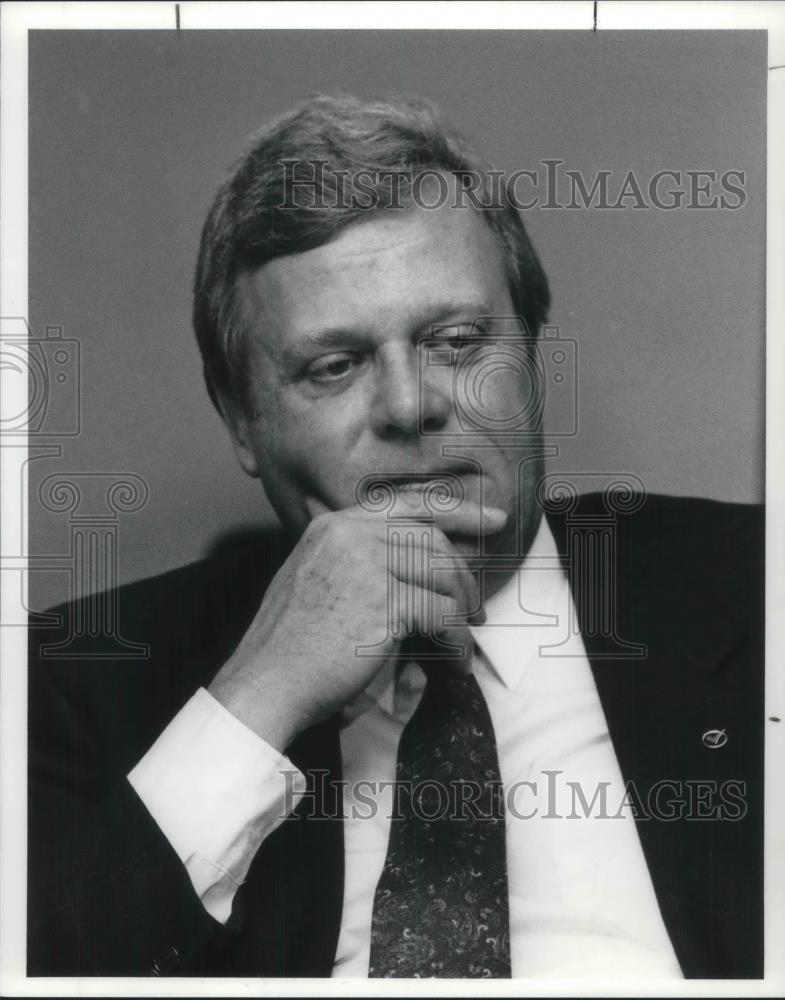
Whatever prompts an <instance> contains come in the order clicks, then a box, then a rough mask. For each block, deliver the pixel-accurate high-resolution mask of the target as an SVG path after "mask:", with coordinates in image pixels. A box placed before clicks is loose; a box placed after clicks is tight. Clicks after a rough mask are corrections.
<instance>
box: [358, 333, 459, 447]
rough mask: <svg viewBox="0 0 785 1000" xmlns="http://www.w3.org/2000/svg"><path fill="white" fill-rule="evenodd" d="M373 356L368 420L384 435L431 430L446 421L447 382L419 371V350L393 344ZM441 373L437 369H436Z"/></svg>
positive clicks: (407, 434)
mask: <svg viewBox="0 0 785 1000" xmlns="http://www.w3.org/2000/svg"><path fill="white" fill-rule="evenodd" d="M395 348H396V349H390V350H389V351H388V352H387V353H386V354H385V355H384V356H381V355H379V356H377V370H376V387H375V395H374V400H373V406H372V417H371V419H372V423H373V427H374V430H375V432H376V434H377V435H378V436H379V437H381V438H385V439H390V438H400V437H411V436H416V435H417V434H418V433H433V432H434V431H438V430H440V429H441V428H443V427H444V425H445V424H446V423H447V421H448V419H449V416H450V413H451V410H452V406H451V403H450V386H449V385H442V384H441V383H442V382H444V381H445V380H444V377H443V376H442V378H441V379H439V380H437V379H435V378H434V377H433V374H432V373H431V374H430V377H429V373H428V372H423V371H421V366H420V361H419V358H420V350H419V348H418V347H417V346H416V345H414V346H407V347H403V345H395ZM440 374H441V373H440Z"/></svg>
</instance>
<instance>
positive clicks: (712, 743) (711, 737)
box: [701, 729, 728, 750]
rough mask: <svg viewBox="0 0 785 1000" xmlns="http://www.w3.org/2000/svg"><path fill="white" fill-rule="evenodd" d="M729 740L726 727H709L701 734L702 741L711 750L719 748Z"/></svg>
mask: <svg viewBox="0 0 785 1000" xmlns="http://www.w3.org/2000/svg"><path fill="white" fill-rule="evenodd" d="M727 742H728V734H727V733H726V732H725V730H724V729H707V730H706V732H705V733H704V734H703V736H701V743H702V744H703V745H704V746H705V747H708V748H709V750H719V749H720V748H721V747H724V746H725V744H726V743H727Z"/></svg>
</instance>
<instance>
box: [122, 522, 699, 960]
mask: <svg viewBox="0 0 785 1000" xmlns="http://www.w3.org/2000/svg"><path fill="white" fill-rule="evenodd" d="M485 609H486V613H487V621H486V623H485V624H484V625H483V626H481V627H476V628H473V629H472V632H473V634H474V637H475V639H476V641H477V651H476V653H475V656H474V659H473V671H474V673H475V675H476V677H477V681H478V683H479V685H480V688H481V689H482V692H483V694H484V696H485V699H486V701H487V703H488V709H489V711H490V715H491V719H492V721H493V726H494V731H495V733H496V742H497V748H498V755H499V766H500V771H501V778H502V782H503V785H504V792H505V800H506V842H507V871H508V885H509V901H510V953H511V960H512V975H513V977H523V976H529V977H534V976H542V977H547V976H555V977H564V978H567V977H576V978H583V977H590V976H623V975H631V976H643V975H646V976H650V977H661V978H665V977H670V978H674V977H681V970H680V968H679V964H678V962H677V960H676V957H675V954H674V952H673V948H672V945H671V942H670V939H669V937H668V934H667V931H666V929H665V926H664V924H663V921H662V918H661V916H660V912H659V906H658V904H657V900H656V897H655V894H654V889H653V887H652V883H651V878H650V876H649V872H648V869H647V866H646V861H645V859H644V856H643V851H642V848H641V845H640V841H639V839H638V834H637V831H636V829H635V823H634V820H633V818H632V816H631V814H630V810H629V809H627V808H625V807H624V802H625V796H624V782H623V779H622V776H621V773H620V771H619V767H618V763H617V761H616V755H615V753H614V751H613V747H612V744H611V741H610V737H609V734H608V728H607V724H606V721H605V716H604V713H603V710H602V706H601V704H600V700H599V696H598V694H597V690H596V687H595V685H594V679H593V676H592V673H591V669H590V667H589V663H588V660H587V658H586V653H585V649H584V646H583V642H582V640H581V638H580V636H579V635H576V634H574V633H573V632H572V631H571V630H570V628H569V622H570V620H571V618H570V615H571V612H572V609H573V606H572V597H571V594H570V589H569V584H568V582H567V579H566V577H565V575H564V572H563V570H562V568H561V566H560V564H559V559H558V554H557V551H556V545H555V542H554V540H553V537H552V535H551V532H550V529H549V528H548V525H547V522H546V520H545V519H544V518H543V519H542V522H541V526H540V530H539V532H538V534H537V537H536V539H535V541H534V544H533V545H532V547H531V549H530V550H529V552H528V554H527V556H526V558H525V560H524V562H523V564H522V565H521V567H520V568H519V570H518V572H517V573H516V574H513V576H512V577H511V578H510V579H509V580H507V581H506V583H505V584H504V586H503V587H502V588H501V589H500V590H499V591H498V593H496V594H494V596H493V597H491V598H489V599H488V600H487V601H486V603H485ZM548 647H550V649H549V648H548ZM554 647H558V648H554ZM555 653H558V655H554V654H555ZM424 683H425V680H424V676H423V673H422V671H421V670H420V668H419V667H418V666H417V665H416V664H414V663H411V664H407V665H405V666H404V667H403V669H397V670H396V669H395V668H390V669H388V670H385V671H382V673H381V674H379V675H377V676H376V677H375V678H374V680H373V681H372V682H371V684H370V685H369V686H368V687H367V688H366V689H365V691H364V692H363V693H362V694H361V695H360V696H359V697H358V698H357V699H356V700H355V701H354V702H353V703H352V705H350V706H348V708H347V709H346V710H345V712H344V722H345V724H344V726H343V728H342V731H341V754H342V758H343V770H344V773H343V778H344V780H345V781H346V782H347V785H346V788H345V792H344V809H345V815H346V819H345V821H344V838H345V840H344V842H345V848H344V849H345V884H344V901H343V902H344V905H343V914H342V919H341V928H340V935H339V940H338V947H337V950H336V956H335V965H334V968H333V975H334V976H350V977H362V976H367V974H368V960H369V954H370V941H371V916H372V910H373V896H374V890H375V888H376V883H377V881H378V879H379V876H380V874H381V871H382V867H383V865H384V859H385V856H386V852H387V844H388V839H389V831H390V819H389V817H390V815H391V811H392V796H393V791H392V782H393V780H394V776H395V762H396V757H397V751H398V742H399V740H400V736H401V732H402V731H403V728H404V726H405V725H406V722H407V721H408V719H409V718H410V717H411V715H412V713H413V712H414V710H415V708H416V706H417V704H418V702H419V699H420V696H421V693H422V689H423V686H424ZM293 771H294V768H293V765H292V764H291V763H290V762H289V761H288V760H287V759H286V758H285V757H282V756H281V755H280V754H278V753H277V752H276V751H275V750H273V748H272V747H270V746H269V745H268V744H267V743H265V742H264V741H263V740H261V739H259V738H258V737H257V736H256V735H255V734H254V733H252V732H251V731H250V730H248V729H247V728H246V727H245V726H243V725H242V723H240V722H238V720H237V719H235V718H234V716H232V715H231V714H230V713H229V712H227V711H226V710H225V709H224V708H223V707H222V706H221V705H219V704H218V702H216V701H215V699H213V698H212V697H211V696H210V695H209V694H208V693H207V692H206V691H204V690H200V691H199V692H198V693H197V694H196V695H195V696H194V698H193V699H192V700H191V701H190V702H189V703H188V704H187V705H186V706H185V707H184V708H183V709H182V711H181V712H180V713H179V714H178V716H177V717H176V718H175V719H174V720H173V722H172V723H171V724H170V726H169V727H168V728H167V729H166V730H165V731H164V733H163V734H162V735H161V737H160V738H159V740H158V741H157V742H156V743H155V744H154V746H153V747H152V748H151V750H150V751H149V752H148V753H147V754H146V755H145V757H144V758H143V759H142V760H141V761H140V763H139V764H138V765H137V767H136V768H135V769H134V770H133V771H132V772H131V774H130V775H129V780H130V782H131V784H132V785H133V787H134V788H135V789H136V791H137V793H138V794H139V796H140V797H141V798H142V800H143V801H144V803H145V804H146V806H147V808H148V809H149V811H150V812H151V814H152V815H153V817H154V818H155V819H156V822H157V823H158V824H159V826H160V827H161V829H162V830H163V832H164V834H165V835H166V836H167V838H168V839H169V841H170V843H171V844H172V846H173V847H174V849H175V851H176V852H177V854H178V856H179V857H180V859H181V860H182V861H183V863H184V865H185V867H186V869H187V871H188V873H189V875H190V877H191V880H192V882H193V884H194V888H195V889H196V892H197V893H198V895H199V897H200V898H201V900H202V903H203V905H204V906H205V908H206V909H207V910H208V912H210V913H211V914H212V915H213V916H214V917H215V918H216V919H217V920H220V921H226V920H227V919H228V916H229V913H230V912H231V904H232V899H233V897H234V894H235V892H236V890H237V887H238V886H239V885H240V884H241V883H242V882H243V880H244V878H245V876H246V873H247V871H248V868H249V867H250V863H251V861H252V859H253V856H254V854H255V853H256V851H257V850H258V848H259V846H260V844H261V843H262V841H263V840H264V838H265V837H266V836H268V835H269V834H270V833H271V832H272V830H273V829H275V827H276V826H277V825H278V824H279V823H280V822H281V821H282V820H283V818H284V816H285V815H286V814H287V812H288V811H290V810H291V809H293V808H294V807H295V806H296V803H297V801H298V799H299V796H300V795H301V793H302V791H303V789H304V787H305V782H304V779H303V778H302V776H301V775H299V773H296V775H295V780H294V781H293V777H292V772H293ZM603 795H604V800H603Z"/></svg>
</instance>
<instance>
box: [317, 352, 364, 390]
mask: <svg viewBox="0 0 785 1000" xmlns="http://www.w3.org/2000/svg"><path fill="white" fill-rule="evenodd" d="M358 360H359V359H358V358H357V356H356V355H354V354H329V355H327V356H326V357H323V358H318V359H317V360H316V361H312V362H311V364H309V365H308V367H307V369H306V372H305V374H306V376H307V377H308V378H309V379H310V380H311V381H312V382H320V383H328V382H338V381H340V380H341V379H342V378H346V376H347V375H348V374H349V373H350V372H351V370H352V368H354V366H355V365H356V364H357V362H358Z"/></svg>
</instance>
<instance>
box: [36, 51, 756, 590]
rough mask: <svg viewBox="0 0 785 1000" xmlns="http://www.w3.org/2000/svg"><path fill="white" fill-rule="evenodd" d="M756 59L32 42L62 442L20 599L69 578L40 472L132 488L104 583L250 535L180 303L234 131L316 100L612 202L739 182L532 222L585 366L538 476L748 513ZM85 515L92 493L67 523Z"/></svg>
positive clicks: (41, 282) (262, 515)
mask: <svg viewBox="0 0 785 1000" xmlns="http://www.w3.org/2000/svg"><path fill="white" fill-rule="evenodd" d="M765 57H766V42H765V35H764V34H763V33H757V32H756V33H753V32H693V33H684V32H651V33H630V32H602V31H600V32H598V33H596V34H592V33H588V32H580V33H579V32H568V33H564V32H497V31H482V32H475V31H443V32H441V31H422V32H416V31H379V32H369V31H321V32H316V31H254V32H250V31H249V32H235V31H227V32H220V31H210V32H206V31H205V32H187V31H184V32H181V33H179V34H177V33H175V32H161V31H158V32H147V31H137V32H132V31H124V32H120V31H116V32H104V31H71V32H66V31H63V32H48V31H47V32H32V33H31V44H30V137H29V149H30V251H29V256H30V323H31V327H32V329H33V331H34V333H35V334H36V336H43V335H44V331H45V328H46V327H47V326H55V327H62V337H63V338H70V339H71V340H73V341H77V342H78V346H79V349H80V357H79V363H80V375H81V382H80V386H79V389H80V405H81V424H80V430H79V434H78V435H74V436H70V437H63V438H57V439H51V438H50V439H44V440H48V441H49V443H52V441H53V440H54V443H56V444H57V445H58V446H59V447H60V451H61V454H60V457H40V458H37V459H32V460H31V461H30V463H29V470H28V471H29V486H30V536H29V537H30V552H31V553H32V554H34V555H39V556H52V567H53V568H51V569H41V570H40V571H36V572H31V574H30V595H31V596H30V603H31V606H32V607H37V608H42V607H45V606H47V605H49V604H51V603H53V602H56V601H58V600H61V599H63V598H65V597H67V596H68V594H69V590H70V589H71V588H72V586H73V584H72V577H71V569H70V568H69V567H70V562H69V558H70V556H71V555H73V553H72V552H71V551H70V548H69V546H71V544H72V541H71V539H72V533H73V527H74V517H75V516H76V515H75V513H74V510H73V508H72V507H71V508H69V507H68V503H67V502H64V503H63V504H61V506H60V507H59V508H58V505H57V503H52V502H51V497H50V501H49V502H48V506H44V505H43V504H42V503H41V501H40V499H39V490H40V488H41V484H42V483H44V481H46V480H47V479H48V478H49V477H51V476H52V475H53V474H56V473H63V474H65V473H68V474H71V473H74V474H80V478H79V482H80V483H81V484H82V486H83V487H84V486H90V483H91V482H92V485H93V486H95V484H96V483H98V485H99V487H100V486H101V483H104V484H105V483H107V482H109V479H107V477H106V476H104V477H103V479H102V478H101V475H102V474H107V473H109V474H117V475H120V474H132V475H134V476H136V477H139V479H140V480H141V481H143V482H144V483H145V484H146V486H147V488H148V490H149V497H148V498H147V500H146V502H145V503H144V504H143V505H142V506H141V507H140V508H139V509H137V510H135V511H134V512H131V513H122V512H120V513H117V512H116V510H114V509H109V510H108V516H109V517H110V519H111V518H116V520H115V522H114V524H115V529H116V537H117V541H118V546H119V547H118V558H119V578H120V580H121V581H126V580H133V579H138V578H140V577H143V576H146V575H150V574H153V573H157V572H160V571H163V570H166V569H169V568H172V567H175V566H178V565H181V564H184V563H187V562H190V561H193V560H195V559H198V558H200V557H201V556H202V555H203V554H205V552H207V551H209V549H210V547H211V546H213V545H215V544H216V543H218V542H220V540H221V539H222V538H224V537H226V536H227V534H231V533H232V532H236V531H238V530H241V529H243V528H245V527H247V526H252V525H254V524H259V523H260V522H269V521H270V520H271V518H272V515H271V513H270V509H269V506H268V505H267V503H266V501H265V499H264V497H263V495H262V492H261V489H260V487H259V486H258V484H257V483H255V482H253V481H251V480H250V479H246V477H245V476H244V475H243V474H242V473H241V472H240V470H239V467H237V466H236V465H235V461H234V456H233V454H232V451H231V447H230V445H229V441H228V438H227V437H226V435H225V433H224V430H223V428H222V426H221V424H220V422H219V420H218V417H217V415H216V414H215V413H214V412H213V410H212V408H211V406H210V403H209V401H208V399H207V396H206V393H205V392H204V389H203V386H202V381H201V371H200V364H199V359H198V354H197V350H196V346H195V343H194V342H193V337H192V333H191V329H190V320H189V314H190V289H191V282H192V273H193V265H194V260H195V255H196V249H197V242H198V237H199V231H200V228H201V224H202V222H203V219H204V216H205V214H206V211H207V208H208V205H209V203H210V200H211V197H212V195H213V192H214V190H215V187H216V185H217V183H218V182H219V180H220V179H221V177H222V176H223V174H224V172H225V170H226V169H227V167H228V166H229V165H230V164H231V163H232V161H233V160H234V159H235V157H236V155H237V154H238V152H239V151H240V149H241V148H242V146H243V143H244V141H245V139H246V137H247V135H248V134H249V133H250V132H252V131H253V130H255V129H256V128H257V127H258V126H259V125H260V124H262V123H263V122H265V121H266V120H267V119H268V118H269V117H270V116H272V115H274V114H277V113H279V112H281V111H283V110H285V109H287V108H289V107H290V106H292V105H293V104H294V103H295V102H297V101H299V100H300V99H302V98H304V97H306V96H307V95H309V94H311V93H313V92H315V91H333V90H345V91H349V92H352V93H356V94H359V95H361V96H365V97H384V96H387V95H390V94H416V95H423V96H426V97H429V98H430V99H432V100H433V101H435V102H436V103H437V104H439V105H440V106H441V108H442V109H443V111H444V112H445V114H446V116H447V117H448V119H449V120H451V121H452V122H453V124H455V125H456V126H457V127H458V128H460V129H461V130H462V131H463V132H465V134H467V135H468V136H469V137H470V138H471V139H472V140H473V141H474V142H475V144H476V145H478V146H479V147H480V148H481V149H482V150H484V151H485V152H486V153H487V156H488V158H489V159H490V161H491V162H492V163H493V164H494V165H495V166H497V167H498V168H499V169H501V170H505V171H506V172H508V173H510V172H512V171H514V170H516V169H529V170H537V171H539V172H540V173H541V174H542V172H543V170H544V168H543V166H542V161H543V160H545V159H560V160H562V161H564V163H563V165H562V168H561V169H571V170H579V171H581V173H582V176H584V177H585V178H586V179H587V181H588V182H591V180H592V179H593V178H594V177H595V175H596V174H597V172H598V171H602V170H608V171H611V172H612V179H611V182H610V184H611V187H612V188H613V186H614V185H615V190H616V191H617V192H618V188H619V186H620V184H621V182H622V180H623V179H624V177H625V176H626V174H627V173H628V171H634V172H635V174H636V177H638V178H641V179H642V183H643V185H644V186H645V184H646V183H647V181H648V179H650V178H651V177H653V175H655V174H656V173H657V172H658V171H661V170H674V171H682V172H686V171H698V170H702V171H715V172H716V173H717V176H719V175H721V174H723V173H724V172H726V171H740V172H743V173H744V192H745V194H744V204H743V205H742V207H740V208H737V209H735V210H732V209H726V210H721V209H718V208H708V209H700V208H695V209H686V208H681V209H677V210H673V211H666V210H661V209H657V208H634V207H633V202H634V201H635V198H632V199H629V200H627V201H626V202H625V205H626V207H624V208H622V209H621V210H602V209H597V208H594V209H580V208H579V209H573V210H569V209H560V208H555V209H548V208H542V207H539V208H536V209H532V210H528V211H526V212H525V218H526V223H527V225H528V227H529V230H530V233H531V235H532V237H533V240H534V243H535V245H536V247H537V248H538V250H539V252H540V254H541V257H542V260H543V262H544V264H545V267H546V270H547V272H548V275H549V277H550V280H551V284H552V291H553V310H552V320H553V322H554V323H555V324H558V326H559V328H560V333H561V336H562V337H564V338H570V339H572V340H574V341H576V342H577V343H578V345H579V351H580V354H579V372H578V374H579V379H580V381H579V389H580V394H579V400H580V411H579V416H580V423H579V433H578V434H577V435H575V436H574V437H566V438H563V439H561V440H560V441H559V447H560V455H559V457H558V459H557V460H556V461H555V462H554V463H552V467H555V468H557V469H563V470H569V471H595V470H596V471H600V472H630V473H634V474H635V475H637V476H638V477H640V479H642V480H643V482H644V483H645V485H646V488H647V489H648V490H650V491H659V492H668V493H674V494H683V495H691V496H705V497H713V498H717V499H721V500H734V501H742V502H751V501H758V500H760V499H761V498H762V494H763V416H764V399H763V374H764V249H765V242H764V241H765V231H764V219H765V190H764V183H765V128H766V118H765V84H766V72H765ZM685 186H686V180H685V179H682V187H685ZM666 187H667V185H666ZM713 190H714V193H716V192H717V191H719V188H718V187H717V185H714V189H713ZM522 193H523V194H526V195H528V194H530V193H531V188H526V189H525V190H523V189H522ZM615 198H616V196H615V194H614V195H613V199H612V200H615ZM556 200H557V201H562V202H564V201H569V199H568V198H565V197H564V196H563V195H562V194H559V195H557V198H556ZM706 200H709V201H711V193H710V194H709V195H706V197H704V198H701V197H700V196H698V201H706ZM738 200H740V199H739V198H738V197H737V198H736V199H735V202H738ZM735 202H734V203H735ZM53 391H54V390H53ZM60 405H62V401H61V404H60ZM91 477H92V480H91ZM120 478H122V477H120ZM134 482H137V483H138V480H134ZM587 483H588V488H593V487H592V484H591V482H590V481H589V480H587ZM50 485H51V480H50ZM100 492H101V491H100V488H99V490H98V493H100ZM61 499H62V498H61ZM103 502H104V501H103V500H102V498H101V496H99V495H96V496H95V497H92V498H88V497H87V493H86V492H85V497H84V498H83V507H82V510H81V511H80V513H81V514H82V515H84V517H85V518H86V519H87V520H88V521H89V519H90V518H91V517H94V518H95V517H98V511H99V508H101V505H102V503H103ZM89 504H94V505H95V506H94V509H90V508H89ZM120 506H121V507H122V504H120ZM130 506H133V504H131V505H130ZM52 507H55V508H56V509H54V510H53V509H52ZM110 507H111V505H110ZM106 513H107V511H104V514H106ZM115 529H113V530H115ZM99 578H100V577H95V578H94V577H92V576H91V577H90V580H92V579H99ZM89 585H90V583H89V582H88V586H89Z"/></svg>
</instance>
